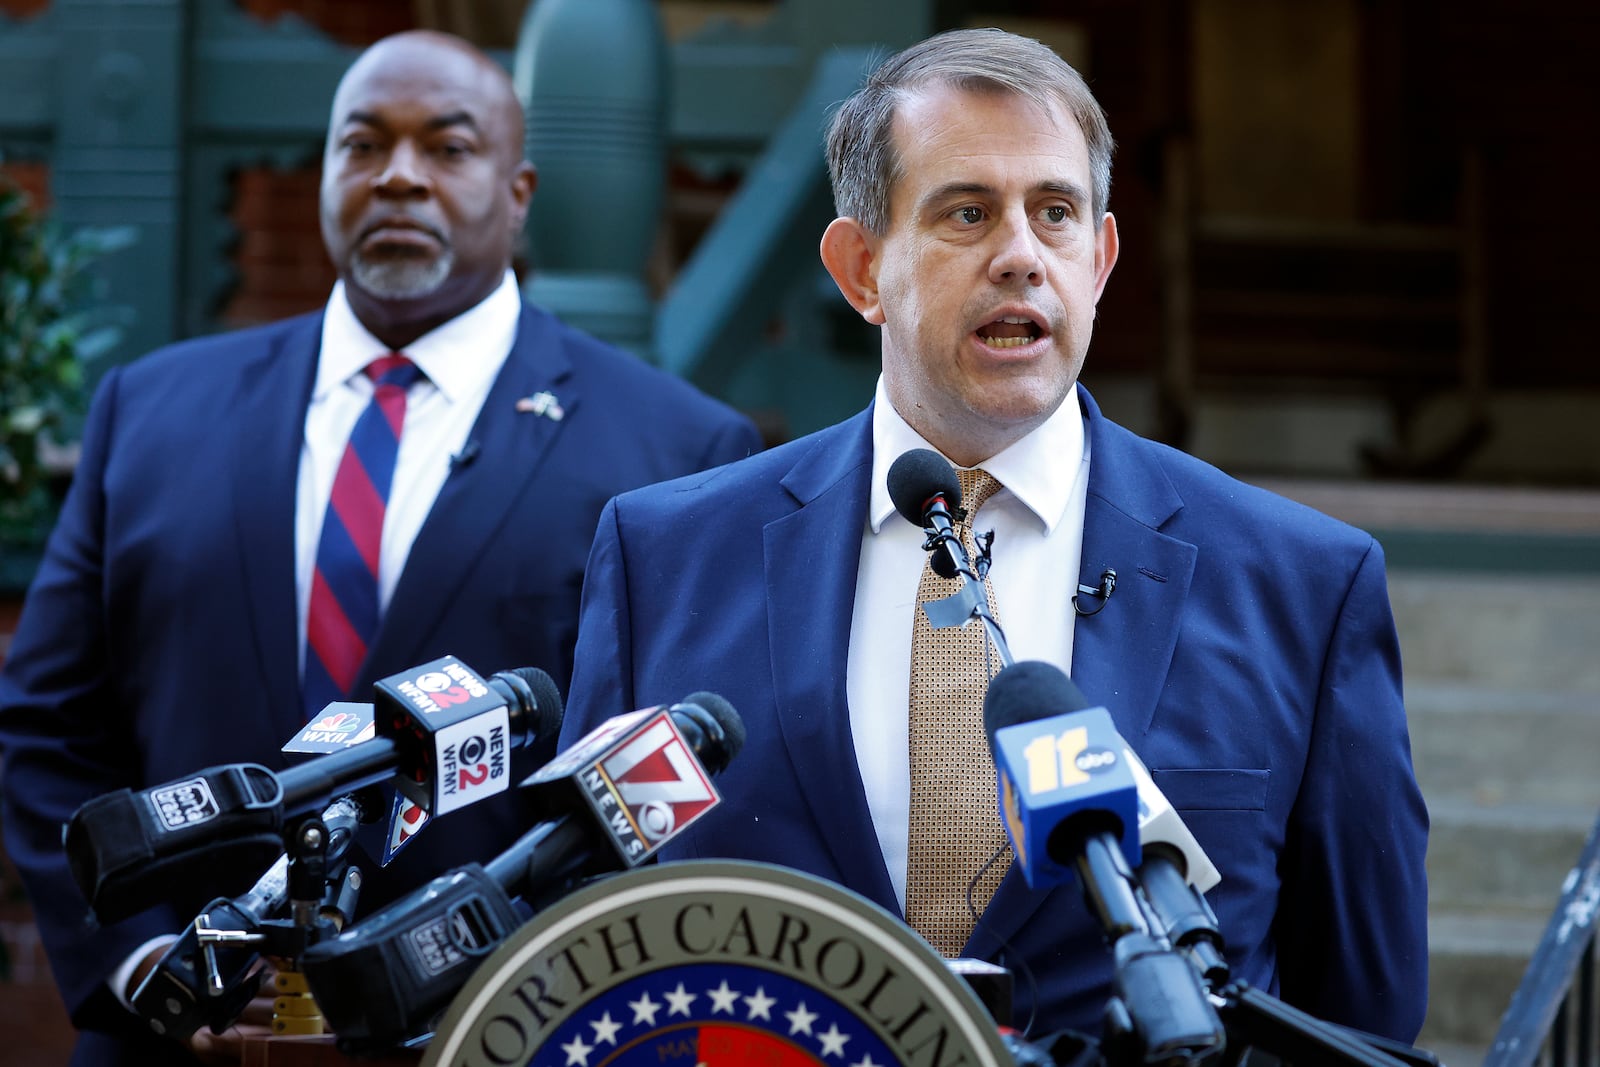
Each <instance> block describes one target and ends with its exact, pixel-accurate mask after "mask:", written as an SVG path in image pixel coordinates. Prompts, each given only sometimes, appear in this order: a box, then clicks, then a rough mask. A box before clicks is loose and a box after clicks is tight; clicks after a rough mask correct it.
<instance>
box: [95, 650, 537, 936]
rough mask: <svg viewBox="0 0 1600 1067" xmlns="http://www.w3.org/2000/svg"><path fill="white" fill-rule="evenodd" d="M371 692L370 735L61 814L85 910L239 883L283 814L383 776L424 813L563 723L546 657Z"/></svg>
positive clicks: (264, 856)
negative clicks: (272, 765)
mask: <svg viewBox="0 0 1600 1067" xmlns="http://www.w3.org/2000/svg"><path fill="white" fill-rule="evenodd" d="M373 698H374V704H375V709H374V712H375V726H376V729H377V734H378V736H376V737H374V738H373V739H372V740H370V741H364V742H362V743H360V744H357V745H351V746H350V747H348V748H346V749H343V750H341V751H339V752H335V753H332V754H329V755H326V756H321V757H318V758H316V759H312V760H308V761H306V762H305V763H302V764H300V765H298V766H295V767H290V768H289V769H287V770H283V771H277V772H274V771H271V770H269V769H267V768H266V767H263V766H261V765H260V764H255V763H232V764H223V765H220V766H216V767H208V768H206V769H204V770H201V771H197V772H196V773H195V774H193V775H190V776H188V777H186V778H183V779H180V780H177V781H172V782H167V783H164V784H162V785H158V786H153V787H151V788H149V789H144V790H141V791H139V792H134V791H132V790H129V789H121V790H117V791H116V792H112V793H107V794H104V795H103V796H99V797H96V798H94V799H93V800H90V801H89V802H88V803H86V804H84V805H83V806H82V807H80V808H79V809H78V810H77V811H76V812H74V813H73V816H72V818H71V820H70V821H69V822H68V823H67V827H66V832H65V845H66V853H67V863H68V866H69V868H70V869H71V871H72V876H73V879H74V880H75V881H76V882H77V884H78V887H79V889H80V890H82V892H83V895H84V898H85V899H86V900H87V901H88V902H89V906H90V907H91V908H92V909H93V911H94V912H95V914H96V915H97V916H99V918H101V919H102V920H115V919H122V918H126V917H127V916H130V915H133V914H135V913H137V912H139V911H142V910H144V909H145V908H148V907H151V906H153V905H155V904H157V903H160V902H161V901H163V900H165V899H167V898H168V896H169V895H170V893H171V886H172V883H174V882H181V881H183V880H185V879H188V878H191V877H203V878H204V879H205V881H206V882H207V884H213V885H216V886H218V887H220V889H221V891H222V893H223V894H224V895H232V894H235V893H241V892H243V891H244V890H245V889H246V888H247V887H248V886H249V885H250V883H251V882H252V881H253V880H254V879H255V877H256V876H257V875H259V874H260V873H261V871H262V870H264V869H265V868H266V867H267V866H268V865H269V864H271V863H272V862H273V861H274V860H276V859H277V857H278V855H279V854H280V853H282V852H283V851H284V843H283V838H282V833H283V830H284V827H285V824H286V823H290V824H292V823H293V821H294V820H296V819H298V818H301V817H304V816H307V815H311V814H314V813H315V812H317V811H319V810H321V809H322V807H323V806H325V805H326V804H327V803H328V802H329V800H331V799H332V798H334V797H336V796H338V795H340V794H343V793H351V792H354V791H356V790H358V789H361V788H363V787H365V786H369V785H374V784H377V783H379V782H383V781H386V780H390V779H393V780H394V781H395V784H396V786H397V787H398V788H399V789H400V790H401V791H402V792H404V793H405V794H406V795H407V796H408V797H409V798H410V799H412V800H413V801H414V802H415V803H417V804H418V805H420V806H421V807H423V808H424V809H425V810H426V811H427V812H428V813H429V814H433V815H442V814H445V813H446V812H449V811H454V810H456V809H457V808H461V807H465V806H466V805H468V804H471V803H474V802H476V801H478V800H482V799H485V798H487V797H489V796H493V795H495V794H497V793H500V792H503V791H504V790H505V789H506V788H508V787H509V786H510V784H511V782H510V761H509V751H510V750H511V749H513V748H518V747H523V746H527V745H531V744H534V743H536V742H540V741H548V740H549V739H550V738H551V737H554V736H555V734H556V732H557V730H558V729H559V728H560V723H561V694H560V693H559V692H558V691H557V689H556V685H555V682H554V681H553V680H552V679H551V678H550V676H549V675H548V674H546V673H545V672H544V671H541V670H539V669H537V668H534V667H522V668H518V669H517V670H514V671H500V672H498V673H497V674H495V675H494V676H493V677H491V678H489V679H487V680H485V679H482V678H479V677H478V675H476V674H474V673H473V672H472V671H471V670H470V669H469V668H467V667H466V665H465V664H463V663H461V662H460V661H459V660H457V659H455V658H454V657H453V656H445V657H442V658H440V659H437V660H433V661H431V662H429V663H425V664H422V665H421V666H418V667H413V668H411V669H410V670H407V671H402V672H401V673H399V674H395V675H391V676H390V677H388V678H385V679H383V680H382V681H380V682H378V683H377V684H376V685H375V686H374V687H373Z"/></svg>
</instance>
